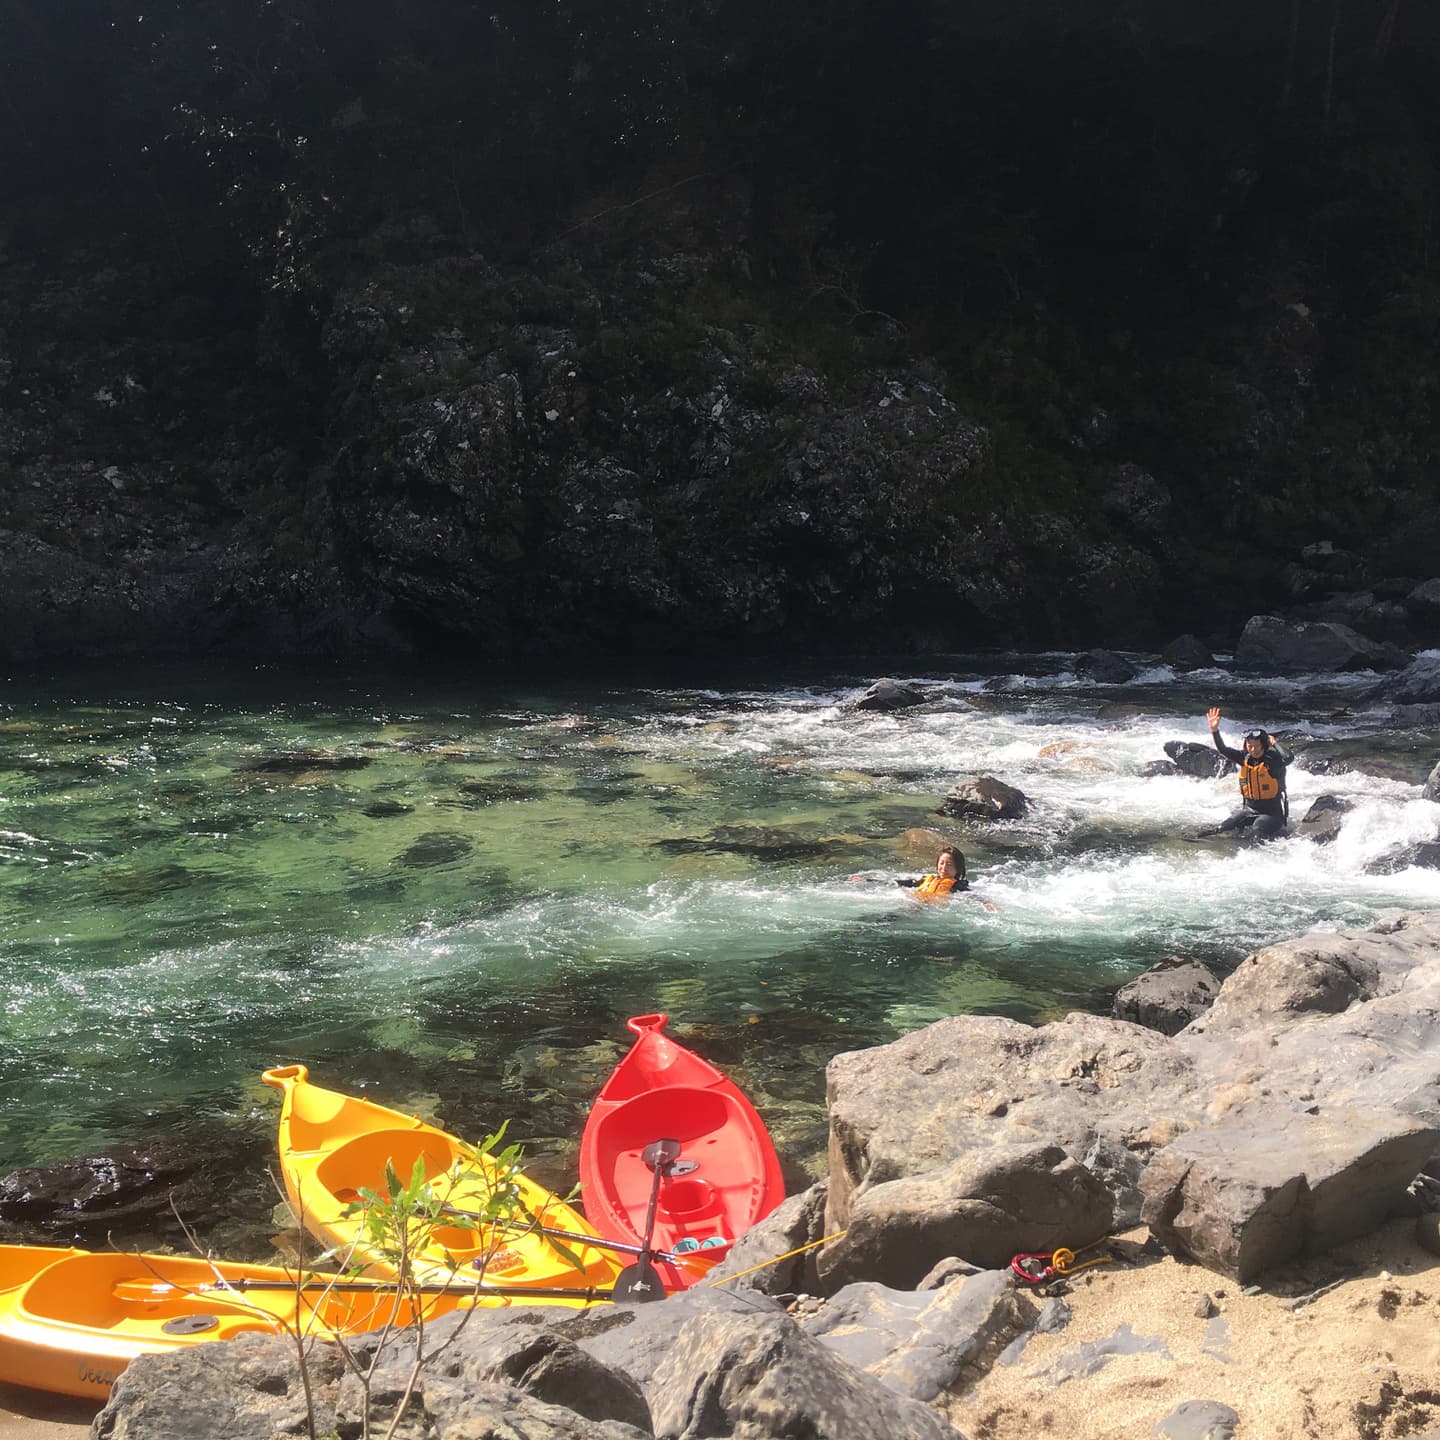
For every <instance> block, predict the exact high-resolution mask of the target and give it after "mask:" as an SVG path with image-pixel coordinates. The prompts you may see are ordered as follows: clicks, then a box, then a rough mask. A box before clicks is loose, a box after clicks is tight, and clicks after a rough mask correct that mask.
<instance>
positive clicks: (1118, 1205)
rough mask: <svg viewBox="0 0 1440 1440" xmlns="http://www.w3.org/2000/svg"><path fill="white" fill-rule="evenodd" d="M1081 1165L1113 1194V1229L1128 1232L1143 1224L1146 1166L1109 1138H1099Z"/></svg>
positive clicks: (1083, 1158)
mask: <svg viewBox="0 0 1440 1440" xmlns="http://www.w3.org/2000/svg"><path fill="white" fill-rule="evenodd" d="M1080 1163H1081V1164H1082V1165H1083V1166H1084V1167H1085V1168H1086V1169H1087V1170H1088V1171H1089V1172H1090V1173H1091V1174H1092V1175H1093V1176H1094V1177H1095V1178H1096V1179H1097V1180H1098V1181H1099V1182H1100V1183H1101V1184H1102V1185H1103V1186H1104V1187H1105V1188H1106V1190H1108V1191H1109V1192H1110V1198H1111V1201H1112V1202H1113V1204H1114V1206H1115V1213H1114V1214H1113V1215H1112V1216H1111V1219H1110V1224H1111V1228H1112V1229H1115V1230H1128V1229H1130V1228H1131V1227H1132V1226H1134V1225H1138V1224H1139V1223H1140V1175H1141V1172H1142V1171H1143V1170H1144V1169H1145V1162H1144V1161H1143V1160H1142V1159H1141V1158H1140V1156H1139V1155H1137V1154H1136V1153H1135V1152H1134V1151H1133V1150H1127V1149H1126V1148H1125V1146H1124V1145H1122V1144H1121V1143H1120V1142H1119V1141H1118V1140H1113V1139H1111V1138H1110V1137H1109V1136H1108V1135H1097V1136H1096V1137H1095V1138H1094V1139H1093V1140H1092V1141H1091V1142H1090V1147H1089V1149H1087V1150H1086V1151H1085V1153H1084V1154H1083V1155H1082V1156H1081V1157H1080Z"/></svg>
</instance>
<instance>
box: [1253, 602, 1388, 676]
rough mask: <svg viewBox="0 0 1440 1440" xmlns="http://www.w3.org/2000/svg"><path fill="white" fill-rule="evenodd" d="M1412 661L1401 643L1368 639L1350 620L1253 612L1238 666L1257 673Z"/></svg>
mask: <svg viewBox="0 0 1440 1440" xmlns="http://www.w3.org/2000/svg"><path fill="white" fill-rule="evenodd" d="M1408 660H1409V657H1408V656H1407V655H1406V653H1405V652H1404V651H1403V650H1401V649H1399V648H1398V647H1396V646H1394V645H1386V644H1381V643H1378V642H1377V641H1374V640H1367V639H1366V638H1365V637H1364V636H1363V635H1361V634H1359V633H1357V632H1356V631H1354V630H1352V629H1351V628H1350V627H1349V626H1348V625H1336V624H1332V623H1330V622H1327V621H1316V622H1314V623H1310V624H1305V623H1300V624H1294V623H1292V622H1290V621H1287V620H1284V619H1282V618H1281V617H1280V616H1279V615H1252V616H1251V617H1250V619H1249V620H1248V621H1246V624H1245V630H1244V632H1243V633H1242V634H1241V636H1240V643H1239V644H1238V645H1236V647H1235V668H1236V669H1237V670H1241V671H1245V672H1247V673H1249V674H1252V675H1305V674H1315V673H1319V674H1334V673H1338V672H1341V671H1349V670H1399V669H1400V668H1401V667H1402V666H1404V665H1405V664H1406V663H1407V662H1408Z"/></svg>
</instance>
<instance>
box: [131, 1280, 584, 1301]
mask: <svg viewBox="0 0 1440 1440" xmlns="http://www.w3.org/2000/svg"><path fill="white" fill-rule="evenodd" d="M123 1287H136V1290H137V1291H138V1292H139V1293H140V1294H143V1295H145V1296H155V1297H159V1296H164V1295H175V1294H181V1295H223V1294H225V1293H226V1292H232V1293H235V1292H238V1293H239V1294H241V1295H243V1294H245V1292H246V1291H248V1290H296V1289H299V1290H326V1291H342V1292H345V1293H347V1294H355V1293H359V1294H371V1295H399V1296H403V1295H407V1294H414V1295H478V1296H485V1295H494V1296H499V1297H502V1298H504V1299H507V1300H508V1299H524V1298H525V1297H526V1296H527V1295H528V1296H530V1297H532V1298H534V1299H540V1300H572V1299H573V1300H584V1301H587V1302H589V1301H595V1300H608V1299H609V1298H610V1292H609V1291H608V1290H596V1289H594V1288H590V1289H585V1290H575V1289H567V1288H566V1287H565V1286H563V1285H485V1284H471V1285H461V1284H456V1283H453V1282H452V1283H448V1284H447V1283H443V1282H437V1283H423V1284H422V1283H416V1284H411V1285H405V1286H401V1285H398V1284H396V1283H395V1282H393V1281H383V1280H338V1279H337V1280H331V1279H329V1278H328V1277H327V1276H324V1275H317V1276H312V1277H310V1278H307V1279H301V1280H245V1279H241V1280H228V1281H224V1282H218V1281H217V1282H211V1281H207V1282H206V1283H205V1284H203V1285H171V1284H169V1283H168V1282H155V1283H147V1282H146V1281H144V1280H121V1281H120V1282H119V1283H118V1284H117V1285H116V1286H115V1289H116V1291H117V1292H118V1291H119V1290H121V1289H122V1288H123Z"/></svg>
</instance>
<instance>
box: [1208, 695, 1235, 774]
mask: <svg viewBox="0 0 1440 1440" xmlns="http://www.w3.org/2000/svg"><path fill="white" fill-rule="evenodd" d="M1205 719H1206V720H1207V721H1209V723H1210V738H1211V739H1212V740H1213V741H1214V742H1215V748H1216V749H1217V750H1218V751H1219V752H1220V753H1221V754H1222V755H1223V756H1224V757H1225V758H1226V759H1227V760H1233V761H1234V762H1235V763H1236V764H1237V765H1238V764H1239V763H1240V762H1241V761H1242V760H1244V758H1245V752H1244V751H1243V750H1232V749H1231V748H1230V747H1229V746H1228V745H1227V744H1226V743H1225V741H1224V740H1223V739H1222V738H1221V736H1220V707H1219V706H1218V705H1212V706H1211V707H1210V708H1209V709H1208V710H1207V711H1206V712H1205Z"/></svg>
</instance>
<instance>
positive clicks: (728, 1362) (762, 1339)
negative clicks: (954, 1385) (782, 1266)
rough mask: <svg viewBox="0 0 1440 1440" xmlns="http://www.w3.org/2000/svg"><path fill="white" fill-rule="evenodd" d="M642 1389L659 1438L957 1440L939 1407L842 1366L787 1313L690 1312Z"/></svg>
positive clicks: (843, 1364)
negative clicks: (942, 1417) (791, 1437)
mask: <svg viewBox="0 0 1440 1440" xmlns="http://www.w3.org/2000/svg"><path fill="white" fill-rule="evenodd" d="M668 1304H669V1302H668V1301H667V1302H666V1305H667V1306H668ZM653 1308H655V1309H661V1308H664V1307H661V1306H655V1307H653ZM646 1394H647V1396H648V1398H649V1400H650V1410H651V1414H652V1415H653V1416H654V1417H655V1434H656V1436H657V1437H659V1440H708V1437H712V1436H722V1435H730V1436H735V1437H737V1440H743V1437H750V1440H763V1437H767V1436H782V1435H796V1436H798V1435H803V1436H806V1437H808V1440H874V1437H875V1436H877V1435H883V1436H885V1437H886V1440H956V1432H955V1430H954V1429H953V1428H952V1427H951V1426H949V1425H948V1424H946V1422H945V1421H944V1420H942V1419H941V1418H940V1416H939V1415H938V1414H937V1413H936V1412H935V1411H934V1410H931V1409H930V1408H929V1407H928V1406H926V1405H922V1404H920V1403H918V1402H917V1401H914V1400H907V1399H904V1398H902V1397H901V1396H899V1395H897V1394H895V1393H894V1392H893V1391H891V1390H888V1389H886V1388H885V1387H884V1386H883V1385H881V1384H879V1383H878V1382H877V1381H875V1380H872V1379H871V1378H870V1377H869V1376H868V1375H865V1374H864V1373H863V1372H861V1371H859V1370H856V1369H854V1368H853V1367H852V1366H849V1365H847V1364H845V1362H844V1361H842V1360H840V1359H839V1358H838V1357H837V1356H835V1355H833V1354H831V1353H830V1352H829V1351H828V1350H827V1349H826V1348H825V1347H824V1346H823V1345H821V1344H820V1343H819V1342H818V1341H816V1340H813V1339H811V1338H810V1337H809V1336H807V1335H805V1334H804V1333H803V1332H802V1331H801V1330H800V1329H799V1327H798V1326H796V1325H795V1323H794V1322H793V1321H792V1320H790V1319H789V1318H788V1317H787V1316H785V1315H749V1316H742V1315H733V1314H731V1315H726V1314H722V1313H719V1312H713V1311H712V1312H708V1313H701V1314H697V1315H694V1316H692V1317H691V1318H690V1319H689V1320H688V1321H686V1323H685V1324H684V1326H683V1327H682V1328H681V1329H680V1331H679V1333H678V1334H675V1333H673V1332H672V1336H671V1344H670V1348H669V1353H668V1354H667V1355H666V1356H665V1359H664V1360H663V1361H662V1362H661V1364H660V1366H659V1367H658V1368H657V1369H656V1371H655V1373H654V1376H653V1378H652V1380H651V1383H650V1384H649V1385H648V1386H647V1387H646Z"/></svg>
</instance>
